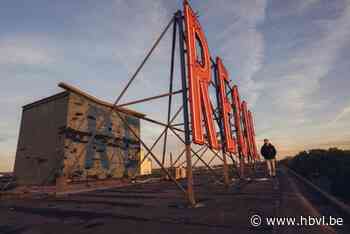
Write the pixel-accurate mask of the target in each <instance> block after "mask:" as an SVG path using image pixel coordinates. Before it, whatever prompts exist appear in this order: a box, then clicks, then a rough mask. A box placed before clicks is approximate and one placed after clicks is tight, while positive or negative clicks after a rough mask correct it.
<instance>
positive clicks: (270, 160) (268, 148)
mask: <svg viewBox="0 0 350 234" xmlns="http://www.w3.org/2000/svg"><path fill="white" fill-rule="evenodd" d="M260 152H261V155H262V156H263V157H264V159H265V161H266V164H267V170H268V173H269V176H272V177H275V176H276V154H277V151H276V148H275V147H274V146H273V145H272V144H271V143H270V141H269V139H264V145H263V146H262V147H261V151H260Z"/></svg>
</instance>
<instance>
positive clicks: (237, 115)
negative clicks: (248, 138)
mask: <svg viewBox="0 0 350 234" xmlns="http://www.w3.org/2000/svg"><path fill="white" fill-rule="evenodd" d="M231 96H232V106H233V111H234V119H235V127H236V135H237V141H238V149H239V150H240V152H241V154H242V155H243V156H245V157H246V156H247V155H248V152H247V150H248V149H247V144H246V142H245V140H244V136H243V132H242V126H241V113H242V110H241V109H242V108H241V100H240V97H239V92H238V87H237V85H234V86H233V87H232V92H231Z"/></svg>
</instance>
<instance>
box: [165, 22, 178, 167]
mask: <svg viewBox="0 0 350 234" xmlns="http://www.w3.org/2000/svg"><path fill="white" fill-rule="evenodd" d="M176 28H177V27H176V20H174V24H173V38H172V45H171V61H170V81H169V93H172V92H173V83H174V82H173V81H174V63H175V46H176ZM172 97H173V95H169V98H168V118H167V124H168V125H169V122H170V115H171V106H172V105H171V104H172ZM167 139H168V128H167V129H166V132H165V135H164V143H163V157H162V164H163V165H164V163H165V154H166V149H167ZM170 165H171V164H170Z"/></svg>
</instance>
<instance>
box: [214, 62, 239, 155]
mask: <svg viewBox="0 0 350 234" xmlns="http://www.w3.org/2000/svg"><path fill="white" fill-rule="evenodd" d="M216 65H217V77H218V79H219V82H218V85H219V94H220V105H221V113H222V123H223V127H224V134H225V143H226V144H225V147H226V151H228V152H230V153H236V143H235V140H234V138H233V137H232V133H231V126H230V119H229V117H230V112H231V110H232V108H231V104H230V102H229V101H228V99H227V97H226V89H225V87H226V85H225V81H229V77H228V73H227V70H226V68H225V66H224V64H223V63H222V60H221V59H220V58H219V57H217V58H216Z"/></svg>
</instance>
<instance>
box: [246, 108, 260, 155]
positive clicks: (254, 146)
mask: <svg viewBox="0 0 350 234" xmlns="http://www.w3.org/2000/svg"><path fill="white" fill-rule="evenodd" d="M248 118H249V126H250V130H251V138H252V139H251V141H252V146H253V154H254V158H255V159H258V158H259V154H258V151H257V148H256V143H255V129H254V120H253V115H252V112H251V111H248Z"/></svg>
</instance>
